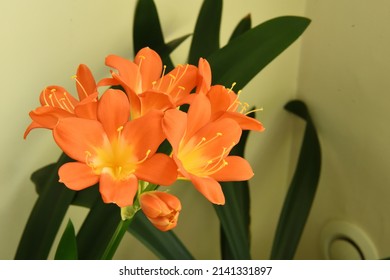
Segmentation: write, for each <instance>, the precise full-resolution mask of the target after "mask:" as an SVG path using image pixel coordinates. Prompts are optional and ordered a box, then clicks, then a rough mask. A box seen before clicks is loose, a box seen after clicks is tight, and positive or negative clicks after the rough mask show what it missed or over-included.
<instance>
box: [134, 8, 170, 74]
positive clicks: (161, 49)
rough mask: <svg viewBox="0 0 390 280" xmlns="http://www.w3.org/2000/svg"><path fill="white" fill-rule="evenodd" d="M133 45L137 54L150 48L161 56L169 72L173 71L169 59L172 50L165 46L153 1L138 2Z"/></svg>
mask: <svg viewBox="0 0 390 280" xmlns="http://www.w3.org/2000/svg"><path fill="white" fill-rule="evenodd" d="M133 44H134V52H135V53H137V52H138V51H139V50H140V49H142V48H144V47H149V48H151V49H153V50H154V51H156V52H157V53H158V54H159V55H160V56H161V59H162V60H163V63H164V65H166V66H167V70H168V71H169V70H171V69H173V63H172V60H171V58H170V57H169V53H170V51H171V50H170V49H169V48H168V46H167V45H166V44H165V41H164V36H163V33H162V29H161V24H160V19H159V17H158V12H157V8H156V5H155V4H154V1H153V0H138V2H137V6H136V10H135V14H134V24H133Z"/></svg>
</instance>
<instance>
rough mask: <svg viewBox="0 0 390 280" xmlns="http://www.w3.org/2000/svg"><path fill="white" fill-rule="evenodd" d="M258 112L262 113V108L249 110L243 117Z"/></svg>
mask: <svg viewBox="0 0 390 280" xmlns="http://www.w3.org/2000/svg"><path fill="white" fill-rule="evenodd" d="M259 111H263V108H260V109H254V110H250V111H249V112H246V113H245V115H246V116H247V115H249V114H250V113H255V112H259Z"/></svg>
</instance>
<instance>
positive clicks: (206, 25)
mask: <svg viewBox="0 0 390 280" xmlns="http://www.w3.org/2000/svg"><path fill="white" fill-rule="evenodd" d="M221 17H222V0H204V1H203V4H202V7H201V9H200V12H199V15H198V19H197V21H196V25H195V30H194V33H193V36H192V41H191V47H190V53H189V56H188V63H190V64H194V65H197V64H198V60H199V58H200V57H208V56H209V55H210V54H212V53H213V52H215V51H216V50H218V49H219V33H220V27H221Z"/></svg>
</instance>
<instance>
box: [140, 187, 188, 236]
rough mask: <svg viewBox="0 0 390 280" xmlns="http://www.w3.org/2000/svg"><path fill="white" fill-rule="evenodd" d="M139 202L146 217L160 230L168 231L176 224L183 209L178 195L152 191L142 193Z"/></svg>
mask: <svg viewBox="0 0 390 280" xmlns="http://www.w3.org/2000/svg"><path fill="white" fill-rule="evenodd" d="M139 202H140V205H141V209H142V211H143V212H144V214H145V215H146V217H147V218H148V219H149V221H150V222H151V223H152V224H153V225H154V226H155V227H156V228H158V229H159V230H161V231H168V230H170V229H173V228H174V227H175V226H176V224H177V219H178V217H179V212H180V210H181V203H180V200H179V199H178V198H177V197H176V196H174V195H172V194H169V193H166V192H160V191H151V192H145V193H143V194H141V196H140V197H139Z"/></svg>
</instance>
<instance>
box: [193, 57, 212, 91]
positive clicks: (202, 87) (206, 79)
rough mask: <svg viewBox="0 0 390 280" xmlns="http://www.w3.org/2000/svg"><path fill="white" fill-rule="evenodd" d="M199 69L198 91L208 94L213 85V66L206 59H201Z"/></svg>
mask: <svg viewBox="0 0 390 280" xmlns="http://www.w3.org/2000/svg"><path fill="white" fill-rule="evenodd" d="M198 71H199V73H198V85H197V86H196V93H202V94H206V93H207V92H208V91H209V89H210V85H211V68H210V64H209V63H208V61H207V60H206V59H204V58H200V59H199V62H198Z"/></svg>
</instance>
